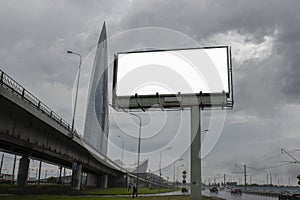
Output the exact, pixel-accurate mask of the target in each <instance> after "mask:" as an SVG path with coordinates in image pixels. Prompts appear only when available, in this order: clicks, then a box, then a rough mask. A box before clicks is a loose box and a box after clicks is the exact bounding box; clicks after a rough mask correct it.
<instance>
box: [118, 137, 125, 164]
mask: <svg viewBox="0 0 300 200" xmlns="http://www.w3.org/2000/svg"><path fill="white" fill-rule="evenodd" d="M118 138H121V136H118ZM123 155H124V140H122V153H121V169H122V168H123Z"/></svg>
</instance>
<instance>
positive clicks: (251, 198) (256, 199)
mask: <svg viewBox="0 0 300 200" xmlns="http://www.w3.org/2000/svg"><path fill="white" fill-rule="evenodd" d="M203 194H204V195H206V196H214V197H220V198H223V199H226V200H278V197H265V196H258V195H251V194H244V193H243V194H242V195H231V193H230V192H225V191H219V192H218V193H210V192H209V190H205V191H203Z"/></svg>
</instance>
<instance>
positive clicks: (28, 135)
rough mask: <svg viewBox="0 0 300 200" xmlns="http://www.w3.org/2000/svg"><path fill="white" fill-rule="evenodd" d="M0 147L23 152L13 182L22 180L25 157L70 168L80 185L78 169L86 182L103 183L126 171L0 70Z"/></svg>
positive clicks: (24, 177) (5, 149)
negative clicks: (84, 175) (86, 174)
mask: <svg viewBox="0 0 300 200" xmlns="http://www.w3.org/2000/svg"><path fill="white" fill-rule="evenodd" d="M0 149H1V150H3V151H6V152H9V153H15V154H19V155H21V156H23V157H22V158H21V160H20V165H19V170H18V171H19V172H18V178H17V184H18V185H19V186H24V185H25V184H26V180H27V176H28V167H29V157H31V158H36V159H40V160H44V161H48V162H50V163H54V164H57V165H60V166H65V167H69V168H72V169H73V178H74V179H73V183H74V187H75V188H77V189H78V188H79V187H80V179H81V173H82V171H84V172H86V173H88V184H89V185H98V186H102V187H106V186H107V179H108V176H109V177H111V178H113V177H121V176H123V175H124V174H126V171H124V170H122V168H120V167H119V166H118V165H117V164H115V163H114V162H113V161H111V160H110V159H109V158H107V157H105V156H104V155H102V154H101V153H99V151H97V150H96V149H94V148H93V147H92V146H91V145H89V144H88V142H87V141H85V140H84V139H83V138H82V137H81V136H80V135H79V134H78V133H77V132H76V131H74V132H72V130H71V126H70V125H69V124H68V123H67V122H66V121H65V120H64V119H62V118H61V117H60V116H59V115H57V114H56V113H55V112H54V111H52V110H51V109H50V108H48V107H47V106H46V105H45V104H44V103H42V102H41V101H40V100H39V99H37V98H36V97H35V96H33V95H32V94H31V93H30V92H28V91H27V90H26V89H24V88H23V87H22V86H21V85H19V84H18V83H17V82H16V81H14V80H13V79H12V78H11V77H9V76H8V75H7V74H5V73H4V72H3V71H1V70H0Z"/></svg>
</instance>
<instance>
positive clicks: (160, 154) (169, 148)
mask: <svg viewBox="0 0 300 200" xmlns="http://www.w3.org/2000/svg"><path fill="white" fill-rule="evenodd" d="M171 149H172V147H168V148H166V149H163V150H161V151H160V152H159V185H160V187H161V175H162V174H161V157H162V152H163V151H168V150H171ZM160 187H159V189H160Z"/></svg>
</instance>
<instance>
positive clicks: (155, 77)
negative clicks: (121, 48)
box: [114, 46, 230, 97]
mask: <svg viewBox="0 0 300 200" xmlns="http://www.w3.org/2000/svg"><path fill="white" fill-rule="evenodd" d="M116 62H117V63H116V66H115V71H114V73H115V75H114V89H115V95H116V96H117V97H120V96H133V95H135V94H138V95H156V93H158V94H159V95H168V94H178V93H181V94H195V93H200V92H202V93H207V94H212V93H222V92H224V91H225V93H226V94H228V93H229V92H230V90H229V87H230V85H229V56H228V47H226V46H225V47H208V48H197V49H182V50H161V51H160V50H158V51H140V52H126V53H118V54H117V61H116Z"/></svg>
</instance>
